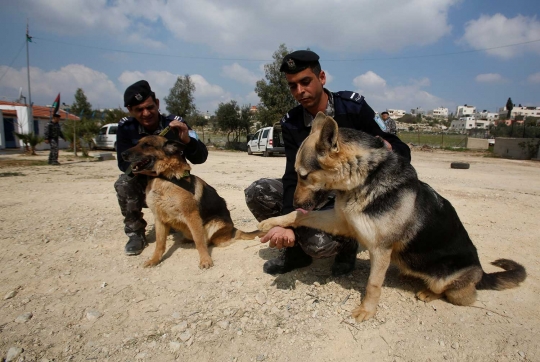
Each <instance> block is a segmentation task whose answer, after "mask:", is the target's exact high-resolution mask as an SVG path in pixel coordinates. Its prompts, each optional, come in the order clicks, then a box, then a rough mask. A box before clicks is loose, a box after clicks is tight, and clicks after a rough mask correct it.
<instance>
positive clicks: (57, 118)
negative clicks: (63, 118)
mask: <svg viewBox="0 0 540 362" xmlns="http://www.w3.org/2000/svg"><path fill="white" fill-rule="evenodd" d="M52 121H53V122H54V123H58V122H60V117H53V119H52Z"/></svg>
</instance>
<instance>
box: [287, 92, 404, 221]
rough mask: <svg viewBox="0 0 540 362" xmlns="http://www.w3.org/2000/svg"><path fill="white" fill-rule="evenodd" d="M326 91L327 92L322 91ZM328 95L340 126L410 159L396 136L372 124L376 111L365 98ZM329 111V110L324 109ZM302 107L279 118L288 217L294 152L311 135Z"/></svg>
mask: <svg viewBox="0 0 540 362" xmlns="http://www.w3.org/2000/svg"><path fill="white" fill-rule="evenodd" d="M325 91H326V90H325ZM327 93H329V96H331V97H332V100H333V106H334V115H333V118H334V120H335V121H336V122H337V124H338V126H339V127H346V128H353V129H356V130H359V131H363V132H366V133H369V134H370V135H372V136H380V137H381V138H382V139H384V140H386V141H388V143H390V145H392V150H393V151H394V152H396V153H397V154H399V155H401V156H403V157H405V158H406V159H407V160H409V161H410V160H411V150H410V149H409V147H408V146H407V145H406V144H405V143H403V142H402V141H401V140H400V139H399V138H398V137H397V136H395V135H393V134H390V133H386V132H384V131H383V130H382V129H381V128H380V126H379V125H378V124H377V122H376V121H375V112H374V111H373V109H372V108H371V107H370V106H369V105H368V104H367V103H366V101H365V100H364V97H363V96H361V95H360V94H358V93H354V92H349V91H343V92H337V93H334V92H332V93H330V92H327ZM327 109H328V108H327ZM306 123H307V122H305V112H304V107H302V106H301V105H299V106H296V107H295V108H293V109H291V110H290V111H289V112H288V113H287V114H286V115H285V116H284V117H283V118H282V119H281V129H282V132H283V141H284V143H285V155H286V157H287V164H286V166H285V174H284V175H283V179H282V180H283V210H282V214H287V213H289V212H291V211H293V210H294V207H293V198H294V191H295V189H296V184H297V181H298V179H297V175H296V171H295V170H294V163H295V161H296V153H297V152H298V148H300V145H301V144H302V142H303V141H304V140H305V139H306V138H307V136H308V135H309V133H310V132H311V124H309V125H306Z"/></svg>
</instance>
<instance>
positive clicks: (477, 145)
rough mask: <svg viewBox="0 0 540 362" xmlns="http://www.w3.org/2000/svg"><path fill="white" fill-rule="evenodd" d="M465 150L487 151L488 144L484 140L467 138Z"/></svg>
mask: <svg viewBox="0 0 540 362" xmlns="http://www.w3.org/2000/svg"><path fill="white" fill-rule="evenodd" d="M467 148H469V149H471V150H487V149H488V148H489V142H488V140H487V139H484V138H472V137H467Z"/></svg>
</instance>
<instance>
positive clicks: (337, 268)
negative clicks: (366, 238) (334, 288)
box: [332, 239, 358, 277]
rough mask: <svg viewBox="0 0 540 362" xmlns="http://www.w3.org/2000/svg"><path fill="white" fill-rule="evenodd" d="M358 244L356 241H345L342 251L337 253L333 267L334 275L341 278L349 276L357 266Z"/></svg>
mask: <svg viewBox="0 0 540 362" xmlns="http://www.w3.org/2000/svg"><path fill="white" fill-rule="evenodd" d="M357 253H358V242H357V241H356V240H354V239H344V242H343V246H342V248H341V250H340V251H339V252H338V253H337V255H336V258H335V259H334V264H333V265H332V275H333V276H335V277H339V276H341V275H346V274H349V273H350V272H352V271H353V270H354V267H355V265H356V254H357Z"/></svg>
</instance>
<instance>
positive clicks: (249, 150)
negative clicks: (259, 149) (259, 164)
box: [248, 146, 253, 155]
mask: <svg viewBox="0 0 540 362" xmlns="http://www.w3.org/2000/svg"><path fill="white" fill-rule="evenodd" d="M252 154H253V152H251V147H249V146H248V155H252Z"/></svg>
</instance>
